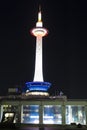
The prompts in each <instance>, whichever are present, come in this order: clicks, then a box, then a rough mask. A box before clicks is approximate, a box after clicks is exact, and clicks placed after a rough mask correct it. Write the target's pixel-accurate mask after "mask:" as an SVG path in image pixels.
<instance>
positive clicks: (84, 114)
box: [0, 96, 87, 125]
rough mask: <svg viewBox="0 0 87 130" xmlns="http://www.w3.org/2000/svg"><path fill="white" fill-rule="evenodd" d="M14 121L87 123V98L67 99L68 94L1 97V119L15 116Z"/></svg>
mask: <svg viewBox="0 0 87 130" xmlns="http://www.w3.org/2000/svg"><path fill="white" fill-rule="evenodd" d="M12 113H13V114H14V120H13V122H14V123H22V124H55V125H70V124H72V123H75V124H81V125H87V100H84V101H83V100H67V98H66V96H58V97H49V98H37V99H35V98H30V97H29V98H28V97H27V98H25V97H22V98H17V97H13V98H11V97H10V98H9V97H8V98H3V99H2V98H1V99H0V121H1V122H2V119H3V118H4V120H3V122H5V120H6V118H8V117H11V116H13V115H12ZM3 116H4V117H3Z"/></svg>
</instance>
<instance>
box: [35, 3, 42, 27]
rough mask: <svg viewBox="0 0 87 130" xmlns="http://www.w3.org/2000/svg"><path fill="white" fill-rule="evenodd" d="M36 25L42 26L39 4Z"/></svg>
mask: <svg viewBox="0 0 87 130" xmlns="http://www.w3.org/2000/svg"><path fill="white" fill-rule="evenodd" d="M36 27H43V22H42V14H41V6H40V5H39V12H38V21H37V23H36Z"/></svg>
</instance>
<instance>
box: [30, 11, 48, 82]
mask: <svg viewBox="0 0 87 130" xmlns="http://www.w3.org/2000/svg"><path fill="white" fill-rule="evenodd" d="M47 32H48V31H47V29H45V28H43V22H42V18H41V11H39V13H38V21H37V23H36V27H35V28H34V29H32V30H31V33H32V34H33V35H34V36H35V37H36V61H35V74H34V81H42V82H43V81H44V80H43V68H42V37H44V36H45V35H47Z"/></svg>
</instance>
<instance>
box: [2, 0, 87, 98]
mask: <svg viewBox="0 0 87 130" xmlns="http://www.w3.org/2000/svg"><path fill="white" fill-rule="evenodd" d="M39 5H41V8H42V15H43V16H42V19H43V24H44V27H45V28H47V29H48V30H49V35H48V36H46V37H44V39H43V73H44V80H45V81H48V82H51V83H52V86H51V89H50V90H49V91H50V93H51V95H55V94H57V93H58V92H60V91H62V92H63V93H64V95H67V97H68V98H76V99H79V98H80V99H81V98H82V99H87V3H86V1H84V0H81V1H80V0H68V1H67V0H57V1H56V0H20V1H19V0H17V1H16V0H15V1H12V0H8V1H7V0H3V1H0V95H6V94H7V89H8V88H9V87H16V86H20V87H24V85H25V83H26V82H27V81H32V80H33V75H34V61H35V45H36V44H35V37H33V36H32V35H31V34H30V30H31V29H32V28H33V27H35V24H36V22H37V13H38V7H39Z"/></svg>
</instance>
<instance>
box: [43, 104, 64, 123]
mask: <svg viewBox="0 0 87 130" xmlns="http://www.w3.org/2000/svg"><path fill="white" fill-rule="evenodd" d="M61 113H62V109H61V106H60V105H44V108H43V123H44V124H62V114H61Z"/></svg>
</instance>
